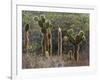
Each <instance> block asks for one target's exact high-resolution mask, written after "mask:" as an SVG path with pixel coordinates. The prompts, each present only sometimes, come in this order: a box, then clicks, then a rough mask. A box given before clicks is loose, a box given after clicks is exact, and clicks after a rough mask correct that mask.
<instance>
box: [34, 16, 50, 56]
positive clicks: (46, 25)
mask: <svg viewBox="0 0 100 80" xmlns="http://www.w3.org/2000/svg"><path fill="white" fill-rule="evenodd" d="M34 20H35V21H37V22H38V25H39V26H40V28H41V33H42V42H41V43H42V44H41V45H42V53H43V54H45V52H46V51H48V52H49V55H50V54H51V52H52V48H51V47H52V42H51V41H52V36H51V29H50V28H51V27H52V25H51V22H50V21H49V20H47V19H46V18H45V16H44V15H40V17H37V16H35V17H34Z"/></svg>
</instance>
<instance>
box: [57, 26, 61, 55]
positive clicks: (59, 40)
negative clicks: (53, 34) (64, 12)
mask: <svg viewBox="0 0 100 80" xmlns="http://www.w3.org/2000/svg"><path fill="white" fill-rule="evenodd" d="M58 55H60V56H62V32H61V28H60V27H58Z"/></svg>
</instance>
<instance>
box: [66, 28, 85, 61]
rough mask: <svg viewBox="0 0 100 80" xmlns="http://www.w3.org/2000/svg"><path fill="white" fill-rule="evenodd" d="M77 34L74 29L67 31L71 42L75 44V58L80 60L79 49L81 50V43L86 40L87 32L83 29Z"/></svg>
mask: <svg viewBox="0 0 100 80" xmlns="http://www.w3.org/2000/svg"><path fill="white" fill-rule="evenodd" d="M73 34H75V33H74V31H73V29H70V30H68V31H67V37H68V40H69V41H70V43H72V44H73V45H74V48H75V52H74V58H75V60H76V61H78V60H79V50H80V43H81V42H82V41H83V40H85V34H84V32H83V31H80V32H79V33H78V34H76V35H73Z"/></svg>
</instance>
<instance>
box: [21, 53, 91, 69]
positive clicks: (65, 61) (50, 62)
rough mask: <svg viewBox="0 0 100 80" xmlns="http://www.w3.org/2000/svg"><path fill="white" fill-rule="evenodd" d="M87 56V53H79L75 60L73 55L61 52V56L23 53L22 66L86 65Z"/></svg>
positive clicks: (87, 63)
mask: <svg viewBox="0 0 100 80" xmlns="http://www.w3.org/2000/svg"><path fill="white" fill-rule="evenodd" d="M88 65H89V58H88V57H87V55H80V60H79V61H78V62H76V61H75V60H74V58H73V57H71V59H70V56H69V55H67V54H63V56H62V57H59V56H52V57H49V58H47V57H44V56H42V55H32V54H23V57H22V67H23V69H26V68H27V69H28V68H52V67H68V66H71V67H73V66H88Z"/></svg>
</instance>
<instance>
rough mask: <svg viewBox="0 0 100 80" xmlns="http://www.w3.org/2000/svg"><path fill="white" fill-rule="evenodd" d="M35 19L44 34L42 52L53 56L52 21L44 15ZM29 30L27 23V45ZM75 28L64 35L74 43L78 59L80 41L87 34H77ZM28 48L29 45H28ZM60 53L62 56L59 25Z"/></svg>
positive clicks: (47, 55)
mask: <svg viewBox="0 0 100 80" xmlns="http://www.w3.org/2000/svg"><path fill="white" fill-rule="evenodd" d="M34 21H36V22H37V23H38V25H39V26H40V28H41V34H42V40H41V45H42V54H43V55H44V56H46V57H49V56H52V34H51V28H52V24H51V22H50V21H49V20H48V19H46V17H45V16H44V15H40V16H39V17H38V16H35V17H34ZM28 30H29V25H28V24H27V25H26V27H25V32H26V38H25V41H26V42H25V43H26V46H28V41H29V40H28ZM74 34H75V32H74V31H73V29H69V30H67V31H66V36H64V40H65V41H69V42H70V43H71V44H73V45H74V52H72V51H71V53H73V55H74V59H75V60H76V61H78V60H79V49H80V43H81V42H82V41H83V40H85V34H84V32H83V31H80V32H79V33H77V34H75V35H74ZM26 48H27V47H26ZM58 55H60V56H62V31H61V28H60V27H58Z"/></svg>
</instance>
